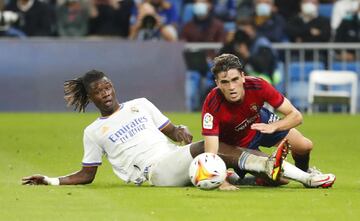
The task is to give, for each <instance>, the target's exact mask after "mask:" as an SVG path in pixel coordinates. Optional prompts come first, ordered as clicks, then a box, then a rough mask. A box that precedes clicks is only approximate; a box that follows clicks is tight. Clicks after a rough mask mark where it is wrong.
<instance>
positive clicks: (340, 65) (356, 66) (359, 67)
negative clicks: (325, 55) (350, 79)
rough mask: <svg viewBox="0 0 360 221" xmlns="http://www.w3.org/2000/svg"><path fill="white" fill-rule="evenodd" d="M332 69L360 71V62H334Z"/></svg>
mask: <svg viewBox="0 0 360 221" xmlns="http://www.w3.org/2000/svg"><path fill="white" fill-rule="evenodd" d="M331 69H332V70H336V71H341V70H344V71H345V70H347V71H354V72H356V73H360V63H358V62H346V63H345V62H334V63H333V64H332V66H331Z"/></svg>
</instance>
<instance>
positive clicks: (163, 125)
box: [159, 120, 170, 130]
mask: <svg viewBox="0 0 360 221" xmlns="http://www.w3.org/2000/svg"><path fill="white" fill-rule="evenodd" d="M169 123H170V120H167V121H166V122H165V123H163V124H162V125H161V126H160V127H159V130H162V129H164V128H165V127H166V126H167V125H168V124H169Z"/></svg>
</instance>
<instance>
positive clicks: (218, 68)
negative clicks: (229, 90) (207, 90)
mask: <svg viewBox="0 0 360 221" xmlns="http://www.w3.org/2000/svg"><path fill="white" fill-rule="evenodd" d="M230 69H237V70H238V71H239V72H243V71H244V65H243V64H242V63H241V61H240V59H239V58H238V57H236V56H235V55H233V54H222V55H220V56H218V57H216V58H215V59H214V66H213V67H212V68H211V71H212V73H213V75H214V77H215V78H217V76H218V74H219V73H221V72H227V71H228V70H230Z"/></svg>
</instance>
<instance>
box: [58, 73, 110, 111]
mask: <svg viewBox="0 0 360 221" xmlns="http://www.w3.org/2000/svg"><path fill="white" fill-rule="evenodd" d="M103 77H106V76H105V74H104V73H103V72H101V71H97V70H91V71H88V72H87V73H85V74H84V75H83V76H82V77H79V78H75V79H72V80H67V81H65V82H64V94H65V95H64V99H65V101H66V104H67V106H68V107H70V106H74V110H75V111H76V110H78V111H79V112H85V108H86V106H87V105H88V104H89V103H90V99H89V97H88V88H89V85H90V84H91V83H92V82H94V81H97V80H100V79H101V78H103Z"/></svg>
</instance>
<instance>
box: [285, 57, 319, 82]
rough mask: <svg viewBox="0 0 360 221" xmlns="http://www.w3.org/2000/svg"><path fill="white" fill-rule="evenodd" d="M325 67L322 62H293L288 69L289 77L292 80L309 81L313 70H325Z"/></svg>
mask: <svg viewBox="0 0 360 221" xmlns="http://www.w3.org/2000/svg"><path fill="white" fill-rule="evenodd" d="M324 68H325V67H324V64H323V63H322V62H311V61H305V62H291V63H290V64H289V69H288V74H289V77H290V78H289V79H290V81H308V80H309V74H310V72H311V71H312V70H314V69H317V70H323V69H324Z"/></svg>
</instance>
